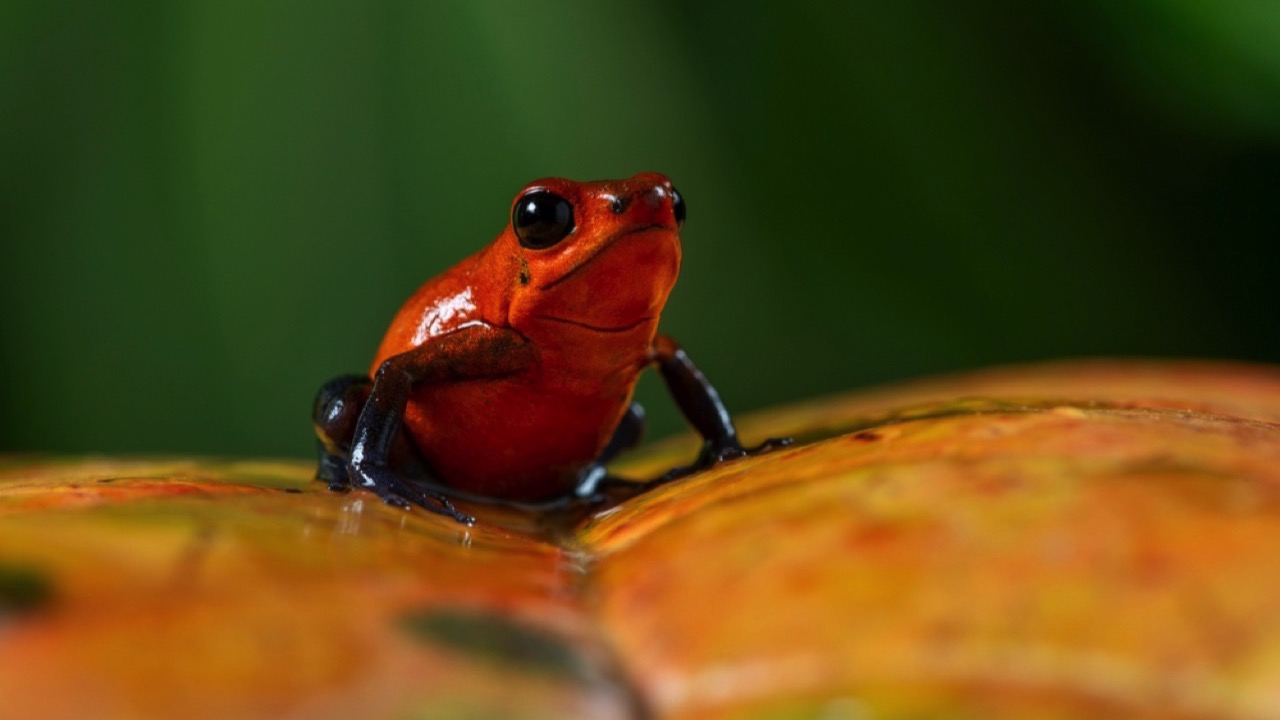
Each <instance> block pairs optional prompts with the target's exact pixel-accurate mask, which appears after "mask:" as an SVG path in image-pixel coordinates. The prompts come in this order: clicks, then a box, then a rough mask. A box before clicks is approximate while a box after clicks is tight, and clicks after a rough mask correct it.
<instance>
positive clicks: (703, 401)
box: [651, 335, 792, 484]
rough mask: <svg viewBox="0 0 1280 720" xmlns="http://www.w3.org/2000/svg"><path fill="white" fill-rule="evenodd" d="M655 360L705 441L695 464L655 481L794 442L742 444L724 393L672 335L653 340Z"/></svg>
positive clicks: (691, 422) (685, 412)
mask: <svg viewBox="0 0 1280 720" xmlns="http://www.w3.org/2000/svg"><path fill="white" fill-rule="evenodd" d="M653 360H654V363H655V364H657V366H658V371H659V372H660V373H661V374H662V379H663V381H664V382H665V383H666V385H667V389H668V390H669V391H670V392H671V396H672V397H673V398H675V401H676V406H677V407H679V408H680V412H681V413H682V414H683V415H684V416H685V419H687V420H688V421H689V424H691V425H693V428H694V429H695V430H697V431H698V434H699V435H701V436H702V439H703V445H702V451H701V452H699V453H698V457H697V458H696V459H695V460H694V461H693V463H692V464H690V465H685V466H682V467H677V468H673V469H671V470H670V471H668V472H667V473H666V474H664V475H662V476H661V477H659V478H657V479H656V480H654V481H652V483H651V484H661V483H664V482H669V481H671V480H675V479H676V478H680V477H683V476H685V475H689V474H691V473H694V472H697V471H698V470H703V469H706V468H709V467H712V466H713V465H716V464H718V463H721V462H724V461H725V460H732V459H734V458H740V457H743V456H745V455H754V454H756V453H761V452H767V451H769V450H772V449H774V448H779V447H786V446H787V445H790V444H791V443H792V440H791V438H770V439H768V440H766V441H765V442H763V443H761V444H760V445H757V446H755V447H752V448H744V447H742V443H741V442H739V441H738V431H737V429H735V428H734V426H733V418H731V417H730V416H729V410H728V409H727V408H726V407H725V406H724V402H723V401H721V400H720V394H719V393H718V392H716V389H715V387H713V386H712V385H711V382H710V381H709V380H707V378H706V376H705V375H703V374H702V371H701V370H699V369H698V366H697V365H694V364H693V360H691V359H689V356H688V354H686V353H685V351H684V349H683V348H681V347H680V346H679V345H678V344H676V342H675V341H674V340H672V339H671V338H669V337H667V336H665V335H659V336H657V337H656V338H654V341H653Z"/></svg>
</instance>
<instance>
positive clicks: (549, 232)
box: [511, 190, 573, 250]
mask: <svg viewBox="0 0 1280 720" xmlns="http://www.w3.org/2000/svg"><path fill="white" fill-rule="evenodd" d="M511 227H512V229H514V230H515V231H516V237H517V238H520V244H521V245H523V246H524V247H527V248H530V249H532V250H541V249H543V248H549V247H551V246H552V245H555V244H556V243H558V242H560V241H561V240H563V239H565V238H566V237H568V236H569V233H571V232H573V206H572V205H570V204H569V201H568V200H565V199H564V198H562V197H560V196H559V195H557V194H555V193H553V192H550V191H547V190H534V191H533V192H531V193H529V194H527V195H525V196H524V197H522V198H520V199H519V200H517V201H516V207H515V210H513V211H512V212H511Z"/></svg>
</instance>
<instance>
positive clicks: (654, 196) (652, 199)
mask: <svg viewBox="0 0 1280 720" xmlns="http://www.w3.org/2000/svg"><path fill="white" fill-rule="evenodd" d="M666 200H667V189H666V188H665V187H663V186H661V185H654V186H653V187H651V188H649V189H648V190H646V191H645V192H644V202H645V204H646V205H648V206H649V208H650V209H652V210H657V209H659V208H661V207H662V205H663V203H665V202H666Z"/></svg>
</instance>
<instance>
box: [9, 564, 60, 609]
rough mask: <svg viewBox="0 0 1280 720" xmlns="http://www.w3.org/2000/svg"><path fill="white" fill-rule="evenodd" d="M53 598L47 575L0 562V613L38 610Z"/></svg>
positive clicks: (29, 568)
mask: <svg viewBox="0 0 1280 720" xmlns="http://www.w3.org/2000/svg"><path fill="white" fill-rule="evenodd" d="M52 599H53V582H52V581H50V580H49V576H48V575H46V574H44V573H43V572H41V571H39V570H36V569H34V568H31V567H26V566H21V565H8V564H3V563H0V615H5V614H8V613H14V614H18V613H29V612H34V611H36V610H39V609H40V608H42V607H44V606H45V605H47V604H48V603H49V601H50V600H52Z"/></svg>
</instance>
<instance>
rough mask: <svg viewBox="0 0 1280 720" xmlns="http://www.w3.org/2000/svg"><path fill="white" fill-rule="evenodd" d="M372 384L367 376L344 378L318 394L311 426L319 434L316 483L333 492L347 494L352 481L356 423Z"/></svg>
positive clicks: (335, 380) (338, 378)
mask: <svg viewBox="0 0 1280 720" xmlns="http://www.w3.org/2000/svg"><path fill="white" fill-rule="evenodd" d="M372 388H373V381H372V380H370V379H369V376H368V375H341V376H339V377H336V378H334V379H332V380H330V381H329V382H327V383H325V384H324V385H321V386H320V391H319V392H317V393H316V400H315V404H314V405H313V406H312V409H311V423H312V425H313V426H314V427H315V431H316V447H317V450H318V451H319V455H320V458H319V459H320V463H319V465H318V466H317V468H316V479H317V480H323V481H324V482H326V483H328V484H329V489H330V490H348V489H350V488H351V477H350V473H349V472H348V471H347V462H348V461H349V460H350V459H351V441H352V439H353V438H354V437H355V432H356V421H357V420H359V419H360V410H361V409H362V408H363V407H364V403H365V401H366V400H368V398H369V391H370V390H371V389H372Z"/></svg>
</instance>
